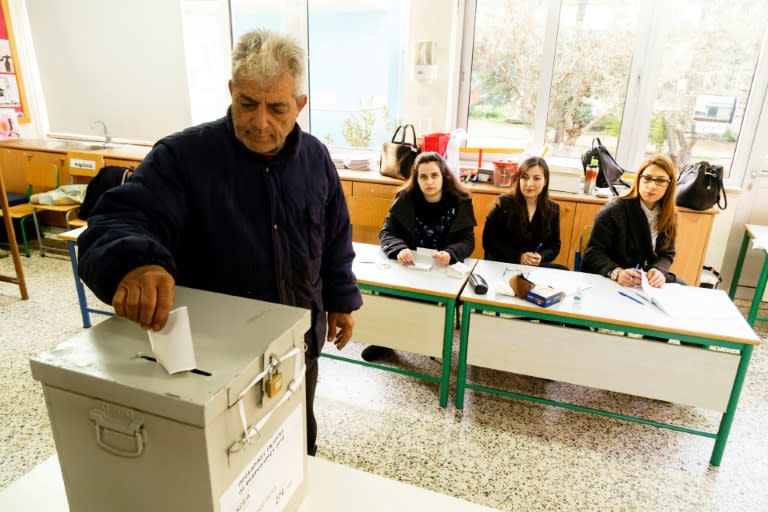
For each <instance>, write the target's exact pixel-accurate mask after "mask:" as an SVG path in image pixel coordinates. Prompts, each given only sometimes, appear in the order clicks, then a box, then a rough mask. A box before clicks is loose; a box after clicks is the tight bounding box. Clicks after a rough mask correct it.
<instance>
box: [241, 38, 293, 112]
mask: <svg viewBox="0 0 768 512" xmlns="http://www.w3.org/2000/svg"><path fill="white" fill-rule="evenodd" d="M305 69H306V66H305V64H304V49H303V48H302V47H301V46H299V44H298V43H297V42H296V40H295V39H293V38H292V37H289V36H286V35H283V34H278V33H276V32H272V31H270V30H266V29H258V30H252V31H250V32H246V33H245V34H243V35H242V36H241V37H240V39H239V40H238V41H237V44H236V45H235V48H234V50H232V82H233V83H235V84H236V83H237V80H239V79H242V80H254V81H255V82H256V83H257V84H258V85H259V86H260V87H267V86H269V85H270V84H271V83H272V82H274V81H275V79H277V78H278V77H279V76H280V75H282V74H283V73H284V72H286V71H287V72H288V73H290V74H291V76H293V78H295V79H296V91H295V96H296V98H299V97H300V96H302V95H303V94H304V73H305Z"/></svg>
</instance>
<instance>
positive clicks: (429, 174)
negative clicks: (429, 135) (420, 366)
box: [362, 152, 477, 361]
mask: <svg viewBox="0 0 768 512" xmlns="http://www.w3.org/2000/svg"><path fill="white" fill-rule="evenodd" d="M476 225H477V222H476V221H475V214H474V211H473V209H472V197H470V195H469V192H467V190H466V189H464V187H462V186H461V184H460V183H459V181H458V179H456V177H455V176H454V175H453V174H452V173H451V172H450V171H449V170H448V167H447V165H446V164H445V160H443V158H442V157H441V156H440V155H439V154H437V153H433V152H428V153H421V154H420V155H419V156H417V157H416V160H415V161H414V163H413V167H412V168H411V177H410V178H409V179H408V181H407V182H406V183H405V185H403V186H402V187H400V190H399V191H398V193H397V197H396V198H395V202H394V203H392V206H391V207H390V209H389V213H388V214H387V217H386V219H384V226H383V227H382V228H381V231H380V232H379V245H380V246H381V250H382V251H384V254H386V255H387V256H388V257H389V258H390V259H393V260H394V259H396V260H397V261H398V263H400V264H401V265H413V264H414V263H415V261H416V260H415V258H414V251H415V250H416V248H418V247H423V248H426V249H435V250H437V253H435V255H434V256H432V258H433V260H434V261H435V263H436V264H437V265H439V266H443V267H444V266H447V265H451V264H453V263H456V262H457V261H464V259H465V258H467V257H468V256H469V255H470V254H471V253H472V251H473V250H474V249H475V231H474V228H475V226H476ZM389 352H391V349H389V348H385V347H379V346H377V345H370V346H368V347H366V348H365V350H363V353H362V357H363V359H365V360H366V361H373V360H376V359H381V357H382V356H384V355H385V354H387V353H389Z"/></svg>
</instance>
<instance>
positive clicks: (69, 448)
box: [31, 287, 310, 512]
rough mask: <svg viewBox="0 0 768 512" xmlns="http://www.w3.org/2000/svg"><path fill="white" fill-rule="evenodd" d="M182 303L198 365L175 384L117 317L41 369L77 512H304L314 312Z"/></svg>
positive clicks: (206, 300)
mask: <svg viewBox="0 0 768 512" xmlns="http://www.w3.org/2000/svg"><path fill="white" fill-rule="evenodd" d="M180 306H187V308H188V312H189V319H190V326H191V333H192V340H193V345H194V349H195V356H196V363H197V369H196V370H193V371H188V372H181V373H176V374H173V375H169V374H168V373H167V372H166V371H165V369H163V368H162V367H161V365H160V364H159V363H157V362H155V361H154V358H153V357H152V353H151V350H150V346H149V340H148V337H147V333H146V332H145V331H143V330H142V329H141V327H140V326H139V325H138V324H136V323H133V322H131V321H129V320H126V319H124V318H117V317H114V318H109V319H107V320H105V321H103V322H102V323H100V324H98V325H96V326H95V327H92V328H91V329H88V330H85V331H83V332H82V333H80V334H78V335H76V336H74V337H72V338H71V339H69V340H67V341H65V342H63V343H62V344H60V345H59V346H57V347H56V348H54V349H52V350H50V351H49V352H45V353H43V354H41V355H39V356H37V357H35V358H33V359H32V360H31V366H32V375H33V376H34V378H35V379H37V380H39V381H40V382H41V383H42V385H43V390H44V394H45V400H46V404H47V406H48V414H49V416H50V420H51V426H52V429H53V435H54V439H55V442H56V451H57V453H58V458H59V461H60V465H61V472H62V476H63V480H64V485H65V488H66V493H67V501H68V502H69V509H70V510H71V511H72V512H81V511H82V512H91V511H93V512H97V511H98V512H104V511H107V510H109V511H111V512H119V511H126V512H128V511H130V512H136V511H142V512H151V511H163V512H167V511H172V510H174V511H175V510H183V511H185V512H198V511H199V512H211V511H215V512H235V511H238V512H246V511H255V510H259V511H265V512H266V511H282V510H296V509H297V508H298V507H299V506H300V505H301V502H302V500H303V498H304V495H305V493H306V478H305V476H306V472H307V466H306V418H305V392H304V333H305V332H306V331H307V330H308V329H309V327H310V313H309V311H307V310H303V309H299V308H294V307H289V306H283V305H279V304H272V303H268V302H262V301H255V300H249V299H244V298H239V297H232V296H228V295H222V294H216V293H210V292H204V291H199V290H193V289H188V288H182V287H177V288H176V301H175V304H174V308H176V307H180ZM278 373H279V377H277V376H276V375H277V374H278ZM267 388H269V389H267Z"/></svg>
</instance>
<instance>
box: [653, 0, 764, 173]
mask: <svg viewBox="0 0 768 512" xmlns="http://www.w3.org/2000/svg"><path fill="white" fill-rule="evenodd" d="M674 9H675V13H674V14H675V19H683V20H685V23H675V24H674V30H670V31H668V33H667V34H666V35H667V40H666V42H665V44H664V46H663V61H662V65H661V69H660V70H659V72H658V74H657V76H658V78H657V89H656V94H657V97H656V103H655V105H654V110H653V117H652V119H651V123H650V128H649V133H648V141H647V145H646V148H645V151H646V153H647V154H652V153H659V152H663V153H666V154H668V155H669V156H670V157H672V158H673V159H674V160H675V161H676V163H677V165H678V168H680V167H682V166H683V165H685V164H687V163H691V162H698V161H700V160H707V161H709V162H712V163H717V164H720V165H722V166H723V167H724V168H725V169H730V166H731V160H732V159H733V154H734V151H735V149H736V141H737V139H738V137H739V131H740V129H741V123H742V120H743V117H744V108H745V106H746V102H747V98H748V96H749V91H750V87H751V85H752V78H753V76H754V72H755V64H756V62H757V57H758V53H759V51H760V44H761V41H762V37H763V32H764V30H765V20H766V19H768V3H766V2H754V1H751V0H749V1H748V0H735V1H727V2H725V1H722V0H709V1H702V0H695V1H693V0H688V1H680V2H676V3H675V7H674Z"/></svg>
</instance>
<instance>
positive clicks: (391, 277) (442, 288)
mask: <svg viewBox="0 0 768 512" xmlns="http://www.w3.org/2000/svg"><path fill="white" fill-rule="evenodd" d="M353 245H354V249H355V260H354V262H353V264H352V270H353V271H354V273H355V276H356V277H357V284H358V286H359V287H360V289H361V290H364V291H366V290H367V291H369V292H372V293H364V294H363V307H361V308H360V309H359V310H357V311H355V313H354V317H355V332H354V335H353V339H354V340H357V341H363V342H365V343H369V344H372V345H380V346H383V347H389V348H393V349H396V350H405V351H407V352H413V353H416V354H423V355H427V356H432V357H436V358H442V367H441V372H440V373H441V374H440V377H435V376H433V375H426V374H422V373H415V372H411V371H408V370H402V369H400V368H393V367H391V366H385V365H381V364H376V363H369V362H367V361H359V360H357V359H350V358H347V357H343V356H338V355H336V354H331V353H328V352H323V353H322V355H323V356H324V357H328V358H332V359H339V360H342V361H347V362H351V363H355V364H360V365H364V366H369V367H373V368H379V369H382V370H386V371H391V372H395V373H400V374H403V375H408V376H410V377H416V378H420V379H423V380H427V381H430V382H437V383H439V384H440V406H441V407H445V406H447V405H448V386H449V383H450V371H451V353H452V345H453V317H454V313H455V311H456V298H457V297H458V296H459V293H460V292H461V289H462V288H463V287H464V283H465V282H466V280H467V278H468V277H469V276H468V275H467V276H465V277H463V278H456V277H449V276H448V275H446V267H438V266H437V265H433V266H432V268H431V269H430V270H427V271H424V270H413V269H409V268H407V267H404V266H402V265H400V264H399V263H397V261H396V260H390V259H388V258H387V257H386V255H385V254H384V253H383V252H382V251H381V249H380V248H379V246H378V245H373V244H363V243H354V244H353ZM464 263H465V264H466V265H467V266H468V267H469V268H470V269H471V268H472V267H473V266H474V264H475V260H467V261H465V262H464ZM404 298H405V299H417V300H403V299H404Z"/></svg>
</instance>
